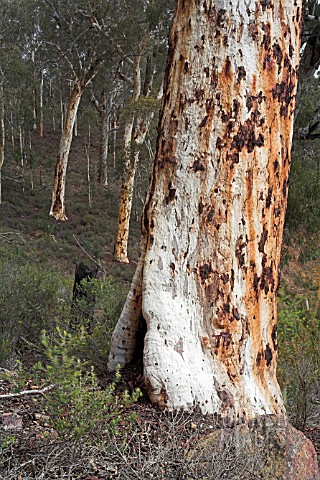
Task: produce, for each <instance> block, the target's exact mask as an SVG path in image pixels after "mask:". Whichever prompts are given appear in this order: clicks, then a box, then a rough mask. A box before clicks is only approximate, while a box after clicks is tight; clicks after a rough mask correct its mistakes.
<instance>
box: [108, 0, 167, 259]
mask: <svg viewBox="0 0 320 480" xmlns="http://www.w3.org/2000/svg"><path fill="white" fill-rule="evenodd" d="M172 5H173V2H172V1H171V0H167V1H165V2H162V4H161V6H159V5H158V4H156V3H155V2H146V1H145V0H136V1H135V2H130V5H125V2H123V4H122V5H121V7H120V11H119V13H118V18H123V19H124V21H123V26H122V25H121V22H120V28H121V26H122V29H123V36H122V38H119V42H118V45H117V50H118V53H119V55H120V61H119V67H118V70H117V75H118V78H119V79H120V80H122V81H123V82H124V83H125V84H126V85H127V88H128V87H129V98H130V100H129V101H127V105H126V108H125V110H124V114H123V119H124V121H123V140H122V159H123V175H122V176H123V178H122V185H121V193H120V207H119V218H118V228H117V233H116V239H115V246H114V256H115V258H116V259H117V260H119V261H120V262H123V263H128V262H129V260H128V239H129V224H130V216H131V209H132V201H133V190H134V182H135V175H136V169H137V165H138V163H139V156H140V150H141V145H142V144H143V143H144V141H145V137H146V134H147V132H148V130H149V128H150V123H151V121H152V118H153V116H154V114H155V112H156V111H157V110H158V104H157V101H156V97H157V93H158V92H159V89H160V88H161V80H162V73H163V72H162V68H161V65H162V62H161V60H162V58H161V55H159V57H160V62H159V59H158V58H157V56H158V55H157V54H158V51H159V50H160V47H161V46H162V45H163V43H164V39H166V37H167V29H168V25H169V22H170V17H171V12H172ZM124 7H126V14H125V15H124V14H123V11H122V12H121V9H123V8H124ZM132 12H139V21H138V24H139V32H138V34H137V32H136V24H135V25H133V24H132V23H131V22H130V23H128V18H130V17H131V15H132ZM130 13H131V14H130ZM121 40H122V42H121ZM124 40H125V41H124ZM128 41H129V42H130V43H129V42H128ZM156 74H157V78H156V79H155V76H156ZM159 84H160V85H159ZM147 99H149V100H150V101H147Z"/></svg>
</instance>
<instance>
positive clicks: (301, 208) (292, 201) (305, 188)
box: [286, 144, 320, 234]
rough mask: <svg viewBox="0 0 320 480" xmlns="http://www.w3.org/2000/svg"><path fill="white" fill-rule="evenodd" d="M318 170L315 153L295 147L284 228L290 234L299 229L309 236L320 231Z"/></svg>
mask: <svg viewBox="0 0 320 480" xmlns="http://www.w3.org/2000/svg"><path fill="white" fill-rule="evenodd" d="M319 211H320V170H319V159H318V155H317V154H315V153H313V152H312V153H310V154H309V155H308V152H306V151H305V150H304V149H303V148H302V147H301V145H299V144H297V145H296V146H295V152H294V154H293V161H292V167H291V172H290V183H289V195H288V207H287V214H286V226H287V228H288V229H289V230H290V231H291V232H292V231H294V230H297V229H299V228H301V227H303V228H305V229H306V230H307V231H308V232H309V234H310V233H314V232H318V231H319V229H320V215H319Z"/></svg>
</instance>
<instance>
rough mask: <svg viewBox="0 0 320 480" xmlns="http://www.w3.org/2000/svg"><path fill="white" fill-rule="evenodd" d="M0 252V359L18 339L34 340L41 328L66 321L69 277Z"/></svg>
mask: <svg viewBox="0 0 320 480" xmlns="http://www.w3.org/2000/svg"><path fill="white" fill-rule="evenodd" d="M1 253H2V254H3V251H2V252H0V277H1V279H2V281H1V283H0V305H1V309H0V331H1V333H2V334H1V340H0V347H1V351H2V355H1V357H2V358H0V361H1V362H3V361H4V360H5V358H4V357H6V356H8V355H9V354H10V351H11V350H12V348H14V347H16V346H17V344H18V343H19V340H20V339H21V338H24V339H25V340H27V341H28V342H35V343H37V341H38V339H39V335H40V332H41V330H43V329H52V328H54V326H55V325H56V324H57V322H59V323H60V324H61V323H65V322H67V317H68V314H69V313H68V312H69V309H70V305H69V298H70V290H71V282H70V279H68V278H64V277H61V275H60V274H59V273H58V272H55V271H52V270H49V269H46V268H45V267H42V268H41V267H40V266H39V265H37V264H32V263H30V262H28V261H25V260H24V259H22V258H20V257H18V256H17V255H14V254H13V253H12V254H11V255H6V256H4V255H1Z"/></svg>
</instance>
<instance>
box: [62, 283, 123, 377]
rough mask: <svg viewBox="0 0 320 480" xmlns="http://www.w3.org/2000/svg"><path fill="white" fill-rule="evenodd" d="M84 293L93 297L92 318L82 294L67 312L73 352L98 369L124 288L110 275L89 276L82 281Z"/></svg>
mask: <svg viewBox="0 0 320 480" xmlns="http://www.w3.org/2000/svg"><path fill="white" fill-rule="evenodd" d="M83 291H84V292H85V293H86V296H87V297H88V296H94V297H95V314H94V317H93V319H89V318H88V316H87V313H88V305H87V301H86V298H82V299H80V300H77V302H76V304H75V305H74V306H73V309H72V313H71V324H72V326H73V329H74V331H73V338H74V348H73V353H74V354H75V355H77V356H78V357H80V358H82V359H86V361H87V362H88V363H89V364H90V365H93V366H94V367H95V369H96V370H97V371H98V372H104V371H105V370H106V363H107V360H108V354H109V346H110V340H111V335H112V333H113V330H114V327H115V324H116V322H117V320H118V318H119V316H120V313H121V310H122V307H123V304H124V301H125V295H126V291H125V290H124V289H123V286H122V285H121V284H119V283H116V282H115V281H114V279H113V278H112V277H108V278H107V279H105V280H104V281H100V280H92V281H91V282H89V283H87V282H84V284H83Z"/></svg>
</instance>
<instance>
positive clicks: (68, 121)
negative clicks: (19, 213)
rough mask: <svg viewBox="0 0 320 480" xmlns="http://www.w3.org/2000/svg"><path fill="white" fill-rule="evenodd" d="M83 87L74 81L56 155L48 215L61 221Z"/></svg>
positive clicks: (64, 216) (65, 217)
mask: <svg viewBox="0 0 320 480" xmlns="http://www.w3.org/2000/svg"><path fill="white" fill-rule="evenodd" d="M84 87H85V85H84V84H83V83H82V82H76V83H75V85H74V87H73V89H72V91H71V94H70V98H69V102H68V107H67V111H66V114H65V119H64V125H63V129H62V133H61V139H60V145H59V150H58V155H57V162H56V168H55V174H54V185H53V192H52V203H51V209H50V215H51V216H53V217H54V218H55V219H56V220H61V221H64V220H67V216H66V213H65V200H64V199H65V185H66V173H67V166H68V158H69V151H70V147H71V143H72V136H73V128H74V123H75V119H76V116H77V111H78V107H79V103H80V100H81V96H82V93H83V91H84Z"/></svg>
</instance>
